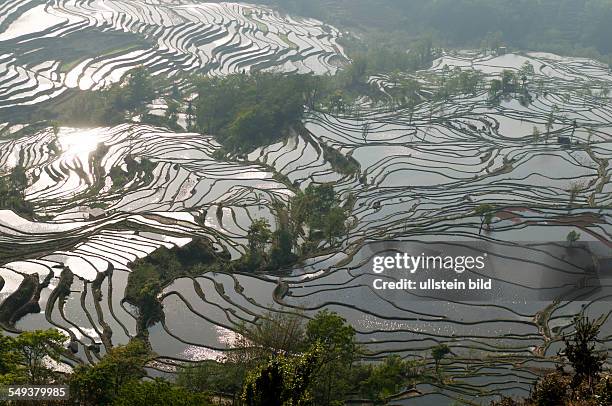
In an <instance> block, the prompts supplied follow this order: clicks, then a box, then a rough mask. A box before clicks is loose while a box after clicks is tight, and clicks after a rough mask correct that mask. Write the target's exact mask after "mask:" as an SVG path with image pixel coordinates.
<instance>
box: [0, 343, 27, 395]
mask: <svg viewBox="0 0 612 406" xmlns="http://www.w3.org/2000/svg"><path fill="white" fill-rule="evenodd" d="M20 359H21V357H20V354H19V353H18V352H17V347H16V345H15V340H14V339H13V338H12V337H9V336H5V335H3V334H2V333H1V332H0V385H9V384H17V383H21V382H22V381H23V380H24V379H23V374H21V373H20V364H19V361H20Z"/></svg>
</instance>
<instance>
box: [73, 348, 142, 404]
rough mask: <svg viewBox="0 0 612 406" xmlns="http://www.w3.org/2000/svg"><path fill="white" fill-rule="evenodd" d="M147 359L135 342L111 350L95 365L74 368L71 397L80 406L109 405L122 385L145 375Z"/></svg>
mask: <svg viewBox="0 0 612 406" xmlns="http://www.w3.org/2000/svg"><path fill="white" fill-rule="evenodd" d="M148 358H149V352H148V350H147V348H146V346H145V344H144V343H143V342H142V341H141V340H138V339H133V340H131V341H130V342H129V343H128V344H127V345H125V346H117V347H114V348H112V349H111V350H109V352H108V353H107V354H106V355H105V356H104V357H103V358H102V359H101V360H100V361H99V362H98V363H97V364H95V365H92V366H86V365H82V366H78V367H76V368H75V370H74V373H73V374H72V375H71V377H70V382H69V383H70V393H71V395H72V396H73V397H74V398H75V399H76V400H77V401H78V402H79V403H80V404H82V405H109V404H111V403H112V402H113V400H114V399H115V398H116V396H117V395H118V394H119V392H120V390H121V388H122V387H123V385H124V384H126V383H128V382H130V381H133V380H138V379H140V378H142V377H143V376H144V375H145V372H144V365H145V363H146V361H147V360H148Z"/></svg>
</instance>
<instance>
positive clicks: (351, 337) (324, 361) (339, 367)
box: [306, 310, 357, 405]
mask: <svg viewBox="0 0 612 406" xmlns="http://www.w3.org/2000/svg"><path fill="white" fill-rule="evenodd" d="M317 343H318V344H319V345H320V346H321V350H322V353H321V367H320V369H319V372H318V373H317V376H316V378H315V379H314V383H313V397H314V400H315V402H316V404H323V405H328V404H333V402H338V401H341V400H343V399H344V397H345V395H346V393H347V392H348V391H349V390H350V389H351V388H352V387H353V386H354V382H351V378H350V376H351V368H352V365H353V362H354V361H355V359H356V353H357V344H356V342H355V330H354V329H353V327H352V326H351V325H349V324H348V323H347V322H346V320H345V319H344V318H342V317H340V316H339V315H338V314H336V313H333V312H329V311H327V310H323V311H321V312H319V313H317V314H316V316H315V317H314V318H313V319H312V320H310V321H309V322H308V324H307V325H306V344H307V345H309V346H314V345H316V344H317Z"/></svg>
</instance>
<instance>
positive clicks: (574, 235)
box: [565, 230, 580, 247]
mask: <svg viewBox="0 0 612 406" xmlns="http://www.w3.org/2000/svg"><path fill="white" fill-rule="evenodd" d="M578 240H580V233H579V232H577V231H575V230H572V231H570V232H569V233H567V236H566V237H565V241H567V243H568V244H569V246H570V247H572V246H573V245H574V244H575V243H576V242H577V241H578Z"/></svg>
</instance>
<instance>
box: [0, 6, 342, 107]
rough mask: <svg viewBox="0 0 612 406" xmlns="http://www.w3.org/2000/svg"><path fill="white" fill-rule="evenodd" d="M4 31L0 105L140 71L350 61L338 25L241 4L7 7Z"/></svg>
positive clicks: (1, 22) (320, 69)
mask: <svg viewBox="0 0 612 406" xmlns="http://www.w3.org/2000/svg"><path fill="white" fill-rule="evenodd" d="M0 32H1V34H0V102H1V104H0V108H9V107H15V106H19V105H30V104H36V103H40V102H42V101H45V100H49V99H51V98H54V97H57V96H59V95H60V94H62V93H63V92H65V91H66V90H67V89H71V88H80V89H99V88H102V87H104V86H106V85H108V84H110V83H114V82H117V81H118V80H119V79H120V78H121V77H122V76H123V75H124V74H125V73H126V72H128V71H129V70H130V69H132V68H134V67H136V66H145V67H146V68H147V69H148V70H149V71H150V72H151V73H153V74H156V75H162V74H163V75H166V76H169V77H172V76H174V75H176V74H177V73H184V72H197V73H205V74H209V75H212V76H214V75H225V74H229V73H239V72H250V71H251V70H253V69H257V70H275V71H278V70H280V71H286V72H300V73H309V72H313V73H318V74H322V73H327V72H331V73H334V72H335V71H336V69H337V67H338V66H340V65H341V63H342V62H343V61H345V60H346V58H345V56H344V54H343V51H342V49H341V47H340V46H339V45H338V44H337V38H338V36H339V32H338V31H337V30H335V29H334V28H332V27H329V26H326V25H323V24H322V23H320V22H318V21H315V20H311V19H293V18H291V17H282V16H280V15H279V14H278V13H276V12H273V11H272V10H270V9H265V8H260V7H258V8H255V7H253V6H248V5H243V4H238V3H198V2H193V1H154V2H137V1H132V0H100V1H98V0H95V1H86V0H77V1H72V0H65V1H64V0H61V1H42V0H25V1H24V0H8V1H5V2H3V4H2V5H0Z"/></svg>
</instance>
